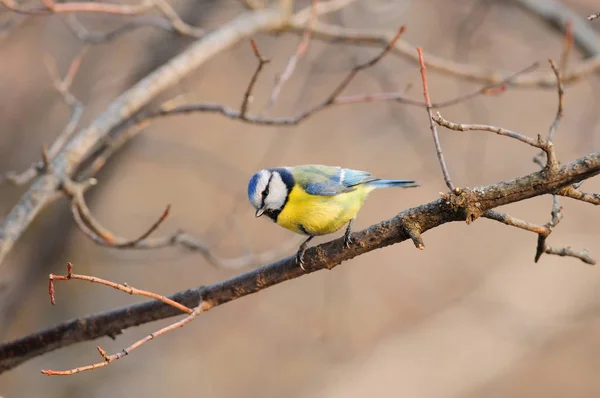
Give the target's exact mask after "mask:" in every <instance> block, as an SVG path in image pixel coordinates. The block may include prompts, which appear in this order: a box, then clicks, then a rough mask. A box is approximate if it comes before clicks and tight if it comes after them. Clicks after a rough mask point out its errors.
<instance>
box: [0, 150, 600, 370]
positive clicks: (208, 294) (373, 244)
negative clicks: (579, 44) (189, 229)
mask: <svg viewBox="0 0 600 398" xmlns="http://www.w3.org/2000/svg"><path fill="white" fill-rule="evenodd" d="M597 174H600V152H595V153H591V154H589V155H587V156H584V157H582V158H579V159H577V160H575V161H573V162H571V163H568V164H566V165H564V166H562V167H560V168H559V169H558V170H556V171H555V172H552V173H550V172H548V170H547V169H544V170H540V171H538V172H535V173H532V174H529V175H526V176H523V177H519V178H515V179H512V180H509V181H502V182H500V183H497V184H494V185H489V186H483V187H476V188H473V189H469V188H463V189H457V190H456V191H455V192H451V193H449V194H445V195H444V196H443V197H442V198H441V199H438V200H436V201H434V202H430V203H427V204H424V205H421V206H418V207H415V208H412V209H408V210H405V211H403V212H401V213H399V214H397V215H396V216H395V217H394V218H392V219H389V220H386V221H383V222H381V223H379V224H376V225H373V226H371V227H369V228H368V229H366V230H363V231H360V232H357V233H355V234H354V236H353V238H354V241H355V243H354V244H352V246H351V247H350V248H349V249H347V248H345V246H344V245H343V239H342V238H340V239H336V240H333V241H331V242H327V243H324V244H322V245H319V246H317V247H313V248H310V249H308V250H307V252H306V256H305V258H306V260H305V267H306V269H307V271H306V272H304V271H303V270H301V269H300V268H299V267H298V265H297V264H296V262H295V258H294V257H286V258H284V259H281V260H279V261H277V262H275V263H272V264H269V265H265V266H263V267H260V268H258V269H255V270H252V271H249V272H247V273H244V274H241V275H239V276H237V277H234V278H231V279H228V280H226V281H223V282H219V283H216V284H214V285H210V286H201V287H198V288H195V289H190V290H186V291H183V292H179V293H177V294H175V295H173V296H170V297H169V298H170V299H172V300H174V301H177V302H179V303H181V304H183V305H185V306H186V307H190V308H193V307H197V306H198V305H199V303H200V302H201V300H202V301H203V302H205V303H207V305H208V306H209V307H210V308H212V307H214V306H218V305H221V304H225V303H227V302H229V301H232V300H236V299H238V298H241V297H244V296H247V295H249V294H252V293H256V292H258V291H261V290H264V289H266V288H268V287H271V286H274V285H276V284H279V283H282V282H285V281H287V280H291V279H295V278H298V277H300V276H303V275H305V274H306V273H311V272H315V271H318V270H321V269H325V268H326V269H332V268H334V267H336V266H337V265H339V264H341V263H342V262H343V261H347V260H350V259H352V258H354V257H356V256H359V255H362V254H364V253H368V252H370V251H373V250H376V249H380V248H383V247H386V246H389V245H392V244H395V243H399V242H403V241H405V240H408V239H411V237H420V235H421V234H422V233H424V232H426V231H428V230H430V229H433V228H436V227H438V226H440V225H442V224H445V223H448V222H452V221H467V222H472V221H473V220H475V219H476V218H478V217H479V216H480V215H483V213H485V212H486V211H488V210H491V209H493V208H496V207H499V206H503V205H506V204H509V203H514V202H518V201H522V200H526V199H529V198H532V197H535V196H539V195H545V194H551V193H555V192H556V191H558V190H560V189H561V188H564V187H567V186H570V185H572V184H574V183H577V182H579V181H583V180H585V179H588V178H590V177H592V176H595V175H597ZM421 245H422V241H421ZM549 250H552V249H549ZM565 254H567V253H565ZM586 255H587V254H586ZM176 315H181V311H179V310H176V309H174V308H173V307H171V306H170V305H167V304H164V303H162V302H158V301H151V302H146V303H142V304H137V305H133V306H128V307H124V308H121V309H118V310H114V311H110V312H106V313H101V314H95V315H91V316H88V317H85V318H80V319H75V320H72V321H69V322H65V323H63V324H59V325H57V326H54V327H51V328H49V329H46V330H43V331H41V332H39V333H35V334H32V335H30V336H26V337H23V338H21V339H18V340H16V341H13V342H10V343H7V344H4V345H2V346H0V358H1V359H0V373H1V372H4V371H6V370H9V369H12V368H14V367H16V366H18V365H19V364H21V363H23V362H25V361H26V360H28V359H31V358H34V357H36V356H39V355H42V354H44V353H47V352H50V351H53V350H56V349H59V348H62V347H66V346H69V345H72V344H75V343H78V342H82V341H89V340H94V339H97V338H100V337H103V336H110V337H113V338H114V337H115V336H116V335H118V334H120V333H121V332H122V330H124V329H127V328H129V327H132V326H138V325H141V324H144V323H148V322H152V321H155V320H158V319H164V318H167V317H171V316H176Z"/></svg>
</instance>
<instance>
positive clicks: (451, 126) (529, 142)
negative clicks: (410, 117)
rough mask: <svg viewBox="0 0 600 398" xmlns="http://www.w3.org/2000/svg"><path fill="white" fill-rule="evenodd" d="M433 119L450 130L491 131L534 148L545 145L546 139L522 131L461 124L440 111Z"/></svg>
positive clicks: (540, 147)
mask: <svg viewBox="0 0 600 398" xmlns="http://www.w3.org/2000/svg"><path fill="white" fill-rule="evenodd" d="M433 120H434V121H435V122H436V123H437V124H439V125H440V126H443V127H446V128H447V129H450V130H455V131H489V132H492V133H495V134H498V135H502V136H505V137H510V138H514V139H516V140H518V141H521V142H523V143H525V144H527V145H531V146H532V147H534V148H539V149H542V147H543V146H544V141H541V142H540V140H541V139H538V140H535V139H533V138H530V137H527V136H526V135H523V134H521V133H517V132H515V131H511V130H508V129H505V128H502V127H495V126H489V125H485V124H459V123H453V122H451V121H449V120H446V119H444V118H443V117H442V115H440V113H439V112H438V113H436V114H435V115H434V116H433Z"/></svg>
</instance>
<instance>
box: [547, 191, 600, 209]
mask: <svg viewBox="0 0 600 398" xmlns="http://www.w3.org/2000/svg"><path fill="white" fill-rule="evenodd" d="M556 194H557V195H560V196H566V197H568V198H571V199H577V200H580V201H582V202H586V203H590V204H593V205H596V206H597V205H600V194H597V193H587V192H583V191H580V190H579V189H575V188H573V187H565V188H563V189H561V190H559V191H557V192H556Z"/></svg>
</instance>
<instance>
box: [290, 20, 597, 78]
mask: <svg viewBox="0 0 600 398" xmlns="http://www.w3.org/2000/svg"><path fill="white" fill-rule="evenodd" d="M577 26H578V25H577ZM291 27H292V29H293V32H294V33H300V32H303V26H302V25H300V24H298V23H297V22H296V21H295V20H292V26H291ZM576 28H577V27H575V32H574V35H575V37H577V29H576ZM313 36H314V37H318V38H320V39H323V40H330V41H334V42H340V41H345V42H351V43H357V44H364V45H375V46H382V45H385V44H387V43H389V41H390V39H391V38H392V36H393V33H392V32H389V31H382V30H366V29H351V28H346V27H342V26H337V25H331V24H326V23H324V22H321V21H317V22H316V23H315V26H314V28H313ZM575 41H576V42H577V39H576V40H575ZM392 52H394V53H396V54H398V55H401V56H403V57H406V58H408V59H409V60H411V61H413V62H415V63H417V64H418V62H419V58H418V55H417V53H416V48H415V47H414V46H412V45H411V44H409V43H407V42H405V41H403V40H399V41H398V42H397V43H396V45H395V47H394V48H393V50H392ZM592 54H599V55H594V56H592V57H591V58H588V59H586V60H585V61H583V62H581V63H580V64H579V65H577V66H576V67H573V68H572V69H571V70H570V72H569V73H568V74H566V75H565V76H563V83H564V84H570V83H573V82H575V81H577V80H579V79H581V78H582V77H584V76H587V75H589V74H591V73H593V72H597V71H600V51H599V52H598V53H595V52H592ZM423 58H424V59H425V66H426V67H427V68H428V69H430V70H435V71H438V72H440V73H444V74H447V75H451V76H454V77H457V78H461V79H465V80H471V81H477V82H480V83H485V84H498V83H500V82H501V81H503V80H506V78H507V76H510V75H512V74H513V73H514V72H509V71H489V69H486V68H482V67H478V66H475V65H469V64H462V63H460V62H455V61H452V60H449V59H445V58H441V57H437V56H435V55H433V54H427V53H424V56H423ZM507 85H509V86H514V87H542V88H549V87H555V85H556V79H555V78H554V76H553V74H551V73H526V74H523V75H520V76H518V77H516V78H515V79H512V80H510V82H509V83H507Z"/></svg>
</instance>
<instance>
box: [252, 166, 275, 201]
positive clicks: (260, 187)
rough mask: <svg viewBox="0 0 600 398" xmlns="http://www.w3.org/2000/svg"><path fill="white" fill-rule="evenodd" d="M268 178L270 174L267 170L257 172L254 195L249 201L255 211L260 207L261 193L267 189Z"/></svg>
mask: <svg viewBox="0 0 600 398" xmlns="http://www.w3.org/2000/svg"><path fill="white" fill-rule="evenodd" d="M270 177H271V173H269V171H268V170H261V171H259V172H258V181H257V182H256V188H255V189H254V194H253V195H252V199H251V201H252V205H253V206H254V207H255V208H257V209H258V208H260V207H261V206H262V193H263V191H264V190H265V189H266V188H267V184H269V178H270Z"/></svg>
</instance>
